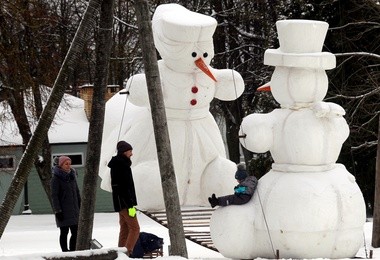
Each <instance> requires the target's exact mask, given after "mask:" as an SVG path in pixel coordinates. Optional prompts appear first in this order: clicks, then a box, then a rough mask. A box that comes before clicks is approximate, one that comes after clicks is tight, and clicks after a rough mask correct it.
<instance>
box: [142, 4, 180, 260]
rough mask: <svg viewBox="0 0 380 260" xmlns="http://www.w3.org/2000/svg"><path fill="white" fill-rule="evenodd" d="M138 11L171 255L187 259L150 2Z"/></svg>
mask: <svg viewBox="0 0 380 260" xmlns="http://www.w3.org/2000/svg"><path fill="white" fill-rule="evenodd" d="M135 10H136V16H137V22H138V25H139V34H140V42H141V49H142V54H143V61H144V66H145V77H146V82H147V86H148V94H149V103H150V107H151V111H152V119H153V128H154V135H155V139H156V146H157V153H158V154H157V156H158V163H159V166H160V173H161V183H162V190H163V193H164V201H165V208H166V215H167V218H168V227H169V237H170V243H171V247H170V248H171V249H170V252H169V254H170V255H177V256H182V257H185V258H187V249H186V239H185V233H184V230H183V223H182V216H181V207H180V203H179V197H178V189H177V182H176V177H175V173H174V166H173V158H172V152H171V147H170V139H169V130H168V127H167V120H166V113H165V104H164V98H163V94H162V89H161V81H160V74H159V71H158V64H157V54H156V49H155V46H154V42H153V31H152V24H151V19H150V15H149V8H148V2H147V1H146V0H137V1H135Z"/></svg>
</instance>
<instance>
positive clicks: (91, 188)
mask: <svg viewBox="0 0 380 260" xmlns="http://www.w3.org/2000/svg"><path fill="white" fill-rule="evenodd" d="M113 5H114V0H103V1H102V5H101V12H100V22H99V33H98V38H97V41H96V70H95V82H94V93H93V98H92V100H93V102H92V108H91V116H90V129H89V138H88V145H87V158H86V169H85V173H84V180H83V191H82V203H81V209H80V216H79V230H78V239H77V245H76V248H77V250H86V249H89V248H90V241H91V238H92V228H93V223H94V211H95V197H96V187H97V181H98V172H99V161H100V153H101V144H102V136H103V125H104V113H105V94H106V89H107V79H108V71H109V58H110V56H111V47H112V44H111V43H112V22H113Z"/></svg>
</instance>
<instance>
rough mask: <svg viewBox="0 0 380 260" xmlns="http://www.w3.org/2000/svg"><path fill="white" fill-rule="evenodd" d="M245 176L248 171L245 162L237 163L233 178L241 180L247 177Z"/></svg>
mask: <svg viewBox="0 0 380 260" xmlns="http://www.w3.org/2000/svg"><path fill="white" fill-rule="evenodd" d="M247 176H248V173H247V170H246V168H245V164H244V163H239V164H238V165H237V171H236V173H235V179H237V180H239V181H241V180H244V179H245V178H247Z"/></svg>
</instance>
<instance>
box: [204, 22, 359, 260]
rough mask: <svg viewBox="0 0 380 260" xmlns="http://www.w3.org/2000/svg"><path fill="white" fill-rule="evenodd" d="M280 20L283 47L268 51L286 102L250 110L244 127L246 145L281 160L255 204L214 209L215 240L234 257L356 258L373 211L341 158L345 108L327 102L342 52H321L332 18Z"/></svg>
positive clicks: (275, 84)
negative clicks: (330, 75)
mask: <svg viewBox="0 0 380 260" xmlns="http://www.w3.org/2000/svg"><path fill="white" fill-rule="evenodd" d="M276 25H277V28H278V32H279V41H280V48H279V49H278V50H269V51H268V52H267V53H266V56H265V57H266V58H265V63H266V64H268V65H274V66H276V68H275V70H274V73H273V75H272V79H271V82H270V88H271V93H272V95H273V97H274V98H275V99H276V101H278V102H279V103H280V105H281V108H279V109H275V110H273V111H272V112H270V113H267V114H258V113H257V114H251V115H248V116H246V117H245V118H244V119H243V121H242V124H241V129H240V135H241V136H244V138H242V139H241V140H240V142H241V144H242V145H243V146H244V147H246V148H247V149H248V150H250V151H252V152H258V153H263V152H267V151H269V152H270V153H271V155H272V158H273V160H274V163H273V164H272V169H271V170H270V171H269V172H268V173H266V174H265V175H264V176H263V177H262V178H260V179H259V181H258V187H257V190H256V193H255V194H254V196H253V198H252V199H251V201H250V202H249V203H247V204H246V205H243V206H237V207H226V208H219V209H217V210H216V211H215V213H214V214H213V216H212V218H211V236H212V239H213V241H214V245H215V247H216V248H217V249H218V250H219V252H221V253H222V254H223V256H225V257H228V258H244V259H247V258H249V259H253V258H257V257H262V258H273V257H276V255H275V254H276V252H275V250H279V254H280V257H281V258H297V259H304V258H306V259H311V258H330V259H331V258H334V259H338V258H339V259H341V258H350V257H354V256H355V255H356V253H357V251H358V250H359V248H360V246H361V243H362V239H363V237H362V233H363V227H364V224H365V215H366V214H365V213H366V211H365V203H364V198H363V195H362V193H361V191H360V189H359V186H358V185H357V183H356V181H355V178H354V177H353V176H352V175H351V174H350V173H349V172H348V171H347V169H346V168H345V167H344V166H343V165H341V164H337V163H336V161H337V159H338V156H339V153H340V150H341V147H342V144H343V143H344V142H345V140H346V139H347V137H348V135H349V128H348V124H347V122H346V120H345V119H344V117H343V116H344V114H345V111H344V109H343V108H342V107H341V106H339V105H338V104H334V103H331V102H323V99H324V97H325V95H326V93H327V88H328V79H327V75H326V72H325V70H326V69H331V67H333V66H335V57H333V55H332V54H326V53H322V52H321V50H322V46H323V41H324V37H325V34H326V31H327V27H328V24H327V23H325V22H320V21H307V20H284V21H279V22H277V23H276ZM234 213H237V214H236V215H237V217H236V219H235V218H232V217H231V216H232V215H234ZM234 216H235V215H234ZM244 218H245V219H244ZM237 241H238V242H237ZM237 249H238V250H237Z"/></svg>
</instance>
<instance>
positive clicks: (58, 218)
mask: <svg viewBox="0 0 380 260" xmlns="http://www.w3.org/2000/svg"><path fill="white" fill-rule="evenodd" d="M55 217H56V218H57V220H59V221H62V220H63V212H62V211H61V212H57V213H55Z"/></svg>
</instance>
